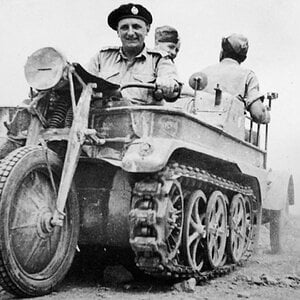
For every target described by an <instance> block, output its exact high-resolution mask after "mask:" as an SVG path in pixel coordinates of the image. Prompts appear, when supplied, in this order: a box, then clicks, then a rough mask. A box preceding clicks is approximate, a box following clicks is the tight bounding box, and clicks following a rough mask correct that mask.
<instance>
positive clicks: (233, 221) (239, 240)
mask: <svg viewBox="0 0 300 300" xmlns="http://www.w3.org/2000/svg"><path fill="white" fill-rule="evenodd" d="M246 230H247V223H246V208H245V200H244V197H243V196H242V195H241V194H237V195H234V196H233V198H232V200H231V203H230V209H229V238H228V246H229V253H230V258H231V260H232V262H234V263H236V262H238V261H239V260H240V259H241V257H242V255H243V254H244V250H245V242H246Z"/></svg>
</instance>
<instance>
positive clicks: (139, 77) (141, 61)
mask: <svg viewBox="0 0 300 300" xmlns="http://www.w3.org/2000/svg"><path fill="white" fill-rule="evenodd" d="M88 70H89V72H91V73H92V74H94V75H96V76H99V77H102V78H103V79H105V80H108V81H110V82H113V83H116V84H119V85H123V84H126V83H132V82H137V83H154V82H155V80H156V78H158V77H165V78H168V79H174V80H176V81H178V75H177V70H176V67H175V65H174V63H173V62H172V61H171V60H170V59H169V58H168V56H167V53H164V52H160V51H158V50H150V49H147V48H146V47H144V49H143V51H142V52H141V53H140V54H139V55H137V56H136V57H135V60H134V61H129V60H128V59H127V57H126V56H125V55H124V53H123V52H122V48H121V47H107V48H103V49H102V50H100V51H99V53H97V54H96V55H95V56H94V57H93V58H92V59H91V61H90V62H89V65H88ZM152 94H153V90H149V89H142V88H127V89H124V90H123V91H122V95H123V97H125V98H128V99H129V100H130V101H131V102H132V103H134V104H149V103H152V102H153V96H152Z"/></svg>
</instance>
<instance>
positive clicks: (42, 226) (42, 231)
mask: <svg viewBox="0 0 300 300" xmlns="http://www.w3.org/2000/svg"><path fill="white" fill-rule="evenodd" d="M52 215H53V214H52V212H51V211H50V210H49V209H48V208H44V209H43V210H42V211H41V212H40V214H39V217H38V222H37V232H38V235H39V237H40V238H42V239H46V238H47V237H48V236H49V235H51V233H52V232H53V230H54V227H53V226H52V225H51V219H52Z"/></svg>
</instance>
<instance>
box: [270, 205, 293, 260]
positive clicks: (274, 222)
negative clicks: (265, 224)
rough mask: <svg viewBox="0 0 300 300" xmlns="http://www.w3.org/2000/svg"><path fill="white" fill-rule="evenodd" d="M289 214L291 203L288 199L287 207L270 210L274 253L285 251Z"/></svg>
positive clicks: (272, 249) (272, 250)
mask: <svg viewBox="0 0 300 300" xmlns="http://www.w3.org/2000/svg"><path fill="white" fill-rule="evenodd" d="M288 215H289V203H288V201H286V205H285V208H283V209H281V210H270V245H271V253H272V254H280V253H282V252H284V245H285V232H284V229H285V227H286V225H287V221H288Z"/></svg>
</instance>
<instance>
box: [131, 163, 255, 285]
mask: <svg viewBox="0 0 300 300" xmlns="http://www.w3.org/2000/svg"><path fill="white" fill-rule="evenodd" d="M172 180H177V181H178V182H180V185H181V188H182V193H183V195H184V198H185V199H186V195H189V194H190V193H191V192H193V191H194V190H197V189H201V190H204V191H206V192H207V193H211V192H212V191H215V190H219V191H221V192H222V193H224V194H225V195H234V194H237V193H239V194H241V195H243V196H244V197H245V198H246V197H247V198H248V199H249V200H250V203H251V211H250V214H251V215H250V220H251V221H250V222H251V224H250V226H251V227H250V229H249V228H248V234H247V241H246V243H245V251H244V254H243V256H242V258H241V259H240V260H239V261H238V262H236V263H231V262H230V260H229V259H226V258H225V259H224V262H223V264H221V265H220V266H218V267H217V268H214V269H211V268H209V267H207V266H206V268H205V269H204V271H203V270H202V269H203V268H202V269H201V270H200V271H199V270H196V269H195V268H193V267H191V266H189V265H187V264H186V263H185V262H184V260H183V258H182V253H181V247H182V245H181V246H180V247H179V248H178V250H177V253H176V255H175V256H174V257H171V258H168V257H164V255H162V253H164V252H165V250H164V249H162V248H164V245H163V244H162V243H161V241H158V240H157V239H156V238H155V234H154V235H153V230H148V231H147V230H146V231H144V234H143V237H139V236H137V235H136V228H137V226H140V225H142V226H145V227H147V228H151V227H155V226H156V227H157V224H158V223H161V220H160V217H159V216H158V214H159V212H158V211H157V210H156V209H155V207H156V205H155V203H157V201H161V199H162V197H164V195H163V189H162V187H163V186H164V184H165V183H166V182H168V181H172ZM228 199H230V198H229V197H228ZM143 201H144V203H148V204H147V205H146V206H145V205H140V206H139V205H138V206H135V204H137V203H143ZM185 201H186V200H185ZM229 202H230V200H229ZM151 203H152V204H151ZM258 213H259V204H258V201H257V200H256V198H255V195H254V193H253V190H252V189H251V188H250V187H248V186H242V185H240V184H238V183H236V182H233V181H230V180H227V179H225V178H222V177H218V176H215V175H213V174H210V173H208V172H207V171H205V170H201V169H199V168H195V167H190V166H186V165H179V164H178V163H176V162H172V163H169V164H168V166H167V167H165V168H164V169H163V170H162V171H161V172H159V173H158V174H155V175H154V176H153V177H152V178H146V179H144V180H142V181H140V182H137V183H136V184H135V188H134V191H133V207H132V210H131V212H130V226H131V239H130V242H131V245H132V248H133V249H134V251H135V253H136V264H137V266H138V267H139V268H140V269H141V270H143V271H144V272H145V273H147V274H150V275H154V276H160V277H164V278H170V279H175V280H176V279H178V280H180V279H187V278H191V277H194V278H195V279H196V280H197V282H203V281H207V280H209V279H213V278H216V277H219V276H222V275H225V274H228V273H230V272H231V271H233V270H234V269H235V268H236V266H239V265H242V264H243V263H244V262H245V261H246V260H247V259H248V258H249V257H250V256H251V253H252V251H253V243H254V232H255V226H256V224H255V223H256V222H257V214H258ZM180 243H181V241H180ZM225 260H226V261H225Z"/></svg>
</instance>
